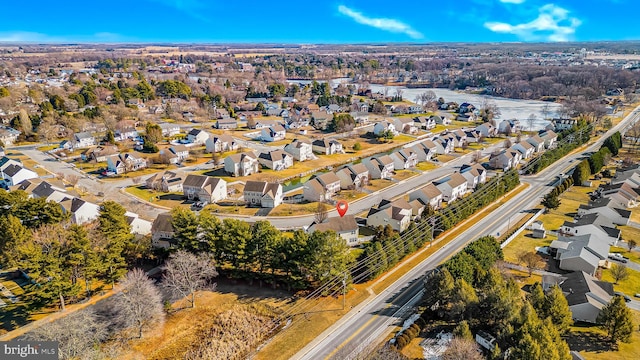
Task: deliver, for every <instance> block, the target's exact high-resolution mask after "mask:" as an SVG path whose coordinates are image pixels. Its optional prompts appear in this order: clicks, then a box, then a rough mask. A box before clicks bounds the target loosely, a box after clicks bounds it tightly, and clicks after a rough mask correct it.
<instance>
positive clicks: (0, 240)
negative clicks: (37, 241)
mask: <svg viewBox="0 0 640 360" xmlns="http://www.w3.org/2000/svg"><path fill="white" fill-rule="evenodd" d="M0 234H2V236H0V263H1V264H3V265H5V266H6V267H13V266H15V265H17V263H16V262H17V260H18V254H17V252H16V249H17V248H18V247H19V246H21V245H22V244H24V243H26V242H27V241H29V240H30V239H31V231H29V229H27V228H26V227H25V226H24V225H22V223H21V222H20V219H18V218H17V217H15V216H13V215H6V216H0Z"/></svg>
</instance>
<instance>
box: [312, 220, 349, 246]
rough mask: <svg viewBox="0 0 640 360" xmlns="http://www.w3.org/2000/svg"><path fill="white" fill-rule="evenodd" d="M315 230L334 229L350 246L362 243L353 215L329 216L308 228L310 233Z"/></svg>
mask: <svg viewBox="0 0 640 360" xmlns="http://www.w3.org/2000/svg"><path fill="white" fill-rule="evenodd" d="M314 231H333V232H335V233H336V234H338V235H339V236H340V237H341V238H343V239H344V241H346V242H347V245H349V246H356V245H359V244H360V241H359V240H358V234H359V226H358V223H357V222H356V218H355V216H353V215H345V216H342V217H331V218H327V219H326V220H324V221H323V222H321V223H317V222H313V223H312V224H311V225H310V226H309V227H308V228H307V232H308V233H310V234H311V233H313V232H314Z"/></svg>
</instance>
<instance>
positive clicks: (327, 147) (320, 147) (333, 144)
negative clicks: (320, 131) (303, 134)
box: [311, 139, 344, 155]
mask: <svg viewBox="0 0 640 360" xmlns="http://www.w3.org/2000/svg"><path fill="white" fill-rule="evenodd" d="M311 145H312V150H313V152H315V153H318V154H322V155H332V154H342V153H344V150H343V148H342V144H341V143H340V142H338V141H337V140H328V139H318V140H314V141H313V142H312V143H311Z"/></svg>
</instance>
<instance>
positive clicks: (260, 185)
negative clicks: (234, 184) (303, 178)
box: [243, 181, 283, 208]
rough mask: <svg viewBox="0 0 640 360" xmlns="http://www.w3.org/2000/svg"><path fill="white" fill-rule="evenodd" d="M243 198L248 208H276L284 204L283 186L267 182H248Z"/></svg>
mask: <svg viewBox="0 0 640 360" xmlns="http://www.w3.org/2000/svg"><path fill="white" fill-rule="evenodd" d="M243 197H244V201H245V202H246V203H247V205H248V206H259V207H263V208H275V207H277V206H278V205H280V204H282V199H283V195H282V185H280V184H278V183H268V182H266V181H247V183H246V184H245V185H244V190H243Z"/></svg>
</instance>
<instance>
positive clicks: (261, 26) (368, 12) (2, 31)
mask: <svg viewBox="0 0 640 360" xmlns="http://www.w3.org/2000/svg"><path fill="white" fill-rule="evenodd" d="M25 9H26V7H25V4H23V3H19V2H8V3H7V4H3V10H4V11H5V13H6V14H21V13H25ZM637 10H640V3H638V2H637V1H635V0H581V1H578V0H553V1H552V0H457V1H453V2H448V3H441V2H435V1H433V0H425V1H423V2H420V3H416V2H415V1H410V0H396V1H395V2H394V3H393V6H389V4H388V2H385V1H382V0H370V1H368V2H366V3H363V2H361V1H355V0H333V1H329V2H326V3H324V2H322V3H313V4H307V3H300V2H296V1H293V0H282V1H280V2H278V3H276V4H269V5H265V4H264V3H262V2H258V1H255V0H246V1H244V2H220V1H206V0H138V1H136V2H127V1H124V0H113V1H111V2H110V3H109V6H106V5H103V4H101V3H92V2H90V3H84V4H82V6H50V4H49V3H48V2H45V1H43V0H33V1H32V2H31V3H30V4H29V6H28V11H27V12H26V15H25V16H11V17H6V19H3V22H2V24H0V42H1V43H12V44H14V43H25V44H26V43H29V44H68V43H72V44H75V43H82V44H111V43H113V44H146V43H168V44H185V43H188V44H228V43H242V44H246V43H249V44H256V43H270V44H369V43H403V44H423V43H503V42H518V43H520V42H527V43H529V42H531V43H540V42H544V43H546V42H549V43H554V42H599V41H625V40H627V41H635V40H640V28H638V27H636V26H635V22H634V21H621V20H620V15H619V14H634V13H636V12H637Z"/></svg>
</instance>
